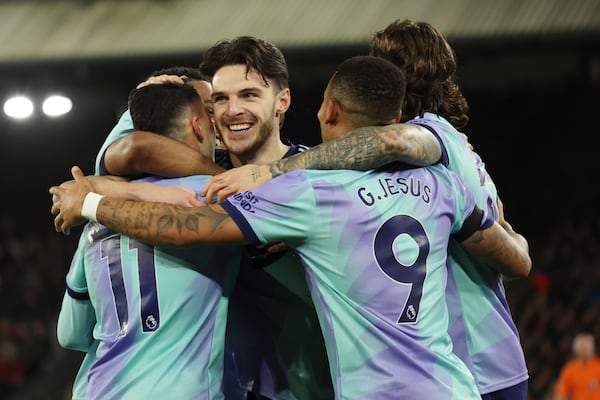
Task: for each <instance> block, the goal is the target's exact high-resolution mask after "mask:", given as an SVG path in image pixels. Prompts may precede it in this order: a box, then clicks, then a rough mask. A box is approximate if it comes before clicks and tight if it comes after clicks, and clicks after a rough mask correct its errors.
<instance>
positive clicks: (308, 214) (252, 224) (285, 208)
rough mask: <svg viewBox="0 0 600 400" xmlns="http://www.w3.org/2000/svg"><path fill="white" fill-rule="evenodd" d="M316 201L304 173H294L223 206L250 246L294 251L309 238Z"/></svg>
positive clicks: (276, 179) (231, 198) (245, 193)
mask: <svg viewBox="0 0 600 400" xmlns="http://www.w3.org/2000/svg"><path fill="white" fill-rule="evenodd" d="M315 204H316V201H315V197H314V191H313V190H312V187H311V185H310V183H308V181H307V179H306V176H305V174H304V171H301V170H299V171H293V172H290V173H287V174H284V175H282V176H279V177H277V178H275V179H273V180H272V181H270V182H268V183H266V184H264V185H262V186H259V187H258V188H256V189H254V190H253V191H247V192H243V193H238V194H236V195H233V196H231V197H229V198H228V199H227V200H225V201H224V202H223V203H221V205H222V206H223V208H224V209H225V211H227V213H228V214H229V215H230V216H231V218H232V219H233V220H234V221H235V222H236V224H237V225H238V227H239V228H240V230H241V231H242V232H243V233H244V236H245V238H246V240H247V241H248V242H249V243H251V244H260V243H267V242H271V241H275V240H277V241H282V242H285V243H287V244H288V245H290V246H292V247H294V246H297V245H299V244H301V243H302V242H303V241H305V240H306V238H308V237H310V232H311V229H312V226H313V225H312V224H313V223H315V222H316V221H317V220H318V218H317V217H316V216H314V214H315V209H316V207H315Z"/></svg>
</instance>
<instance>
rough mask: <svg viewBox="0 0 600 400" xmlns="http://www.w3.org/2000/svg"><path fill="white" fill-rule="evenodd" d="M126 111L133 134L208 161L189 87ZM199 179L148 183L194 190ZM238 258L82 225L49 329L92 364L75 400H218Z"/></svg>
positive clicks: (168, 90) (145, 91)
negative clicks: (158, 136)
mask: <svg viewBox="0 0 600 400" xmlns="http://www.w3.org/2000/svg"><path fill="white" fill-rule="evenodd" d="M130 111H131V116H132V121H133V124H134V127H135V128H136V129H140V130H152V131H153V132H163V133H164V134H165V135H167V136H169V137H171V138H173V139H175V140H179V141H181V142H182V143H185V144H186V145H187V146H189V147H190V148H191V149H193V150H194V151H199V152H202V153H203V154H204V155H205V156H206V157H212V156H213V154H214V147H215V132H214V129H213V125H212V122H211V120H210V115H209V109H208V108H207V107H206V105H205V104H203V102H202V99H201V98H200V97H199V96H198V93H197V92H196V90H195V89H194V88H193V87H192V86H191V85H183V86H169V85H152V86H146V87H144V88H141V89H137V90H134V91H133V92H132V94H131V97H130ZM207 179H208V177H206V176H204V177H203V176H194V177H187V178H180V179H172V180H169V181H164V180H160V179H158V178H148V179H146V180H147V181H152V182H154V183H156V184H158V185H161V184H163V185H184V186H187V187H190V188H192V189H196V190H197V189H198V188H200V187H202V185H204V183H205V182H206V180H207ZM241 255H242V249H241V247H239V246H238V247H229V246H227V247H225V246H203V247H188V248H177V249H174V248H167V247H154V246H151V245H148V244H146V243H143V242H140V241H138V240H136V239H134V238H131V237H128V236H125V235H120V234H117V233H115V232H114V231H111V230H109V229H107V228H106V227H104V226H102V225H100V224H97V223H93V222H91V223H88V224H87V225H86V226H85V227H84V230H83V233H82V235H81V238H80V241H79V246H78V249H77V252H76V254H75V256H74V258H73V262H72V264H71V268H70V270H69V273H68V275H67V291H66V293H65V296H64V298H63V305H62V308H61V312H60V314H59V320H58V326H57V336H58V340H59V343H60V344H61V345H62V346H63V347H66V348H70V349H73V350H79V351H85V352H88V353H89V354H90V355H89V356H88V357H86V359H85V360H84V363H83V365H82V367H81V369H80V373H79V374H78V379H77V381H76V385H75V386H76V387H75V389H74V391H73V398H74V399H79V398H94V399H96V398H106V399H109V398H110V399H140V398H168V397H173V398H178V399H223V398H224V395H223V392H222V386H223V383H222V377H223V368H224V367H223V365H224V351H225V350H224V348H225V343H224V341H225V340H224V339H225V328H226V326H225V321H226V314H227V309H228V298H229V296H230V295H231V291H232V288H233V284H234V282H235V278H236V275H237V271H238V269H239V265H240V261H241ZM77 385H80V386H81V387H77ZM81 391H85V397H84V396H83V394H82V393H81ZM80 396H81V397H80Z"/></svg>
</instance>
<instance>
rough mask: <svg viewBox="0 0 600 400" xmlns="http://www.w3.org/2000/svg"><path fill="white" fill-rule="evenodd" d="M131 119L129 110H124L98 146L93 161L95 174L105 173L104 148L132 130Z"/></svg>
mask: <svg viewBox="0 0 600 400" xmlns="http://www.w3.org/2000/svg"><path fill="white" fill-rule="evenodd" d="M133 131H134V129H133V121H132V120H131V114H130V113H129V110H127V111H125V112H124V113H123V114H122V115H121V118H119V121H118V122H117V124H116V125H115V126H114V127H113V128H112V130H111V131H110V133H109V134H108V136H107V137H106V139H104V143H103V144H102V146H100V151H99V152H98V154H97V155H96V163H95V167H94V168H95V170H94V174H95V175H107V174H108V172H107V171H106V167H105V166H104V153H106V149H108V147H109V146H110V145H111V144H112V143H113V142H115V141H116V140H118V139H121V138H122V137H123V136H126V135H128V134H130V133H131V132H133Z"/></svg>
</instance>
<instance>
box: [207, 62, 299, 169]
mask: <svg viewBox="0 0 600 400" xmlns="http://www.w3.org/2000/svg"><path fill="white" fill-rule="evenodd" d="M212 100H213V110H214V119H215V124H216V125H217V128H218V130H219V132H220V133H221V138H222V140H223V142H224V144H225V146H226V147H227V149H228V150H229V152H230V153H231V154H232V155H235V156H236V157H238V158H239V159H241V160H249V159H250V160H251V159H252V158H253V157H255V155H256V154H257V153H259V152H260V151H261V149H263V148H266V147H267V144H268V143H270V142H271V143H273V142H274V141H277V142H279V141H280V138H279V118H280V115H281V114H282V113H283V112H285V111H286V110H287V108H288V107H289V89H287V88H286V89H282V90H278V89H277V88H276V87H275V86H274V85H273V84H272V83H271V82H269V86H267V85H266V83H265V82H264V80H263V79H262V78H261V76H260V75H259V74H258V73H256V71H249V72H246V66H245V65H239V64H238V65H227V66H224V67H222V68H220V69H219V70H218V71H217V72H216V73H215V74H214V76H213V94H212Z"/></svg>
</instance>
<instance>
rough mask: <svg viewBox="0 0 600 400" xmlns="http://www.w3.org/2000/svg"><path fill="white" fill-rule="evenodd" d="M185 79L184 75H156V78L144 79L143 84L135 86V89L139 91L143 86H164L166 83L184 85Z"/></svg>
mask: <svg viewBox="0 0 600 400" xmlns="http://www.w3.org/2000/svg"><path fill="white" fill-rule="evenodd" d="M186 79H187V76H185V75H180V76H177V75H166V74H163V75H158V76H151V77H149V78H148V79H146V80H145V81H144V82H141V83H139V84H138V85H137V86H136V89H141V88H143V87H144V86H149V85H164V84H166V83H169V84H174V85H179V86H181V85H183V84H184V83H185V80H186Z"/></svg>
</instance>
